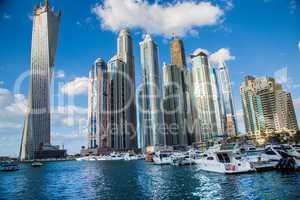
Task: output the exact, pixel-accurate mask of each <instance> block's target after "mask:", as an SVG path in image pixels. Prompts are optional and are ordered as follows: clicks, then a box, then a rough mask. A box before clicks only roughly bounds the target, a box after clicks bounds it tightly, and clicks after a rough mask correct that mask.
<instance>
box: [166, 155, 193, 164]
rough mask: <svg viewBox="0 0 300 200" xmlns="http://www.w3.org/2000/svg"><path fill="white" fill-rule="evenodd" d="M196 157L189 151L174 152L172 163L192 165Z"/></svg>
mask: <svg viewBox="0 0 300 200" xmlns="http://www.w3.org/2000/svg"><path fill="white" fill-rule="evenodd" d="M192 164H195V163H194V159H193V158H192V156H191V154H190V153H189V152H173V153H172V155H171V165H178V166H183V165H192Z"/></svg>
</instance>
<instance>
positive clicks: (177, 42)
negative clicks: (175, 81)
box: [171, 37, 186, 69]
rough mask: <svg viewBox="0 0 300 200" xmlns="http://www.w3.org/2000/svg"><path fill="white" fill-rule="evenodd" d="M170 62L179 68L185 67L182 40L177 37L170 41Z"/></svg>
mask: <svg viewBox="0 0 300 200" xmlns="http://www.w3.org/2000/svg"><path fill="white" fill-rule="evenodd" d="M171 63H172V64H173V65H176V66H178V67H179V68H181V69H186V61H185V52H184V45H183V41H182V40H181V39H179V38H177V37H174V38H173V40H172V41H171Z"/></svg>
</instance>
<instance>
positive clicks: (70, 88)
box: [61, 77, 88, 96]
mask: <svg viewBox="0 0 300 200" xmlns="http://www.w3.org/2000/svg"><path fill="white" fill-rule="evenodd" d="M87 91H88V78H87V77H77V78H75V79H74V80H73V81H70V82H68V83H66V84H65V85H63V86H62V88H61V92H62V93H63V94H67V95H70V96H75V95H80V94H86V93H87Z"/></svg>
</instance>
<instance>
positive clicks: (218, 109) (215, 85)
mask: <svg viewBox="0 0 300 200" xmlns="http://www.w3.org/2000/svg"><path fill="white" fill-rule="evenodd" d="M210 77H211V89H212V95H213V101H214V108H215V115H216V123H217V124H216V125H217V129H218V136H219V137H223V136H224V128H225V124H224V123H225V119H224V114H223V113H224V111H223V109H222V101H221V98H222V96H221V93H220V85H219V81H218V71H217V69H216V68H214V67H213V66H210Z"/></svg>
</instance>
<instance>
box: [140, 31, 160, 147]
mask: <svg viewBox="0 0 300 200" xmlns="http://www.w3.org/2000/svg"><path fill="white" fill-rule="evenodd" d="M140 51H141V68H142V88H141V90H142V92H141V94H142V97H141V98H142V100H141V102H142V105H141V106H140V109H139V112H143V114H142V120H141V121H142V124H140V126H141V129H140V130H141V133H140V134H141V137H143V141H144V142H143V143H144V144H143V145H144V146H143V148H145V147H147V146H157V145H161V144H164V143H165V136H164V130H163V129H161V126H162V125H163V113H162V108H161V106H162V104H161V101H162V99H161V98H162V91H161V90H162V88H161V80H160V70H159V61H158V48H157V45H156V44H155V42H154V41H153V40H152V38H151V36H150V35H146V36H145V39H144V40H143V41H142V42H140Z"/></svg>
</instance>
